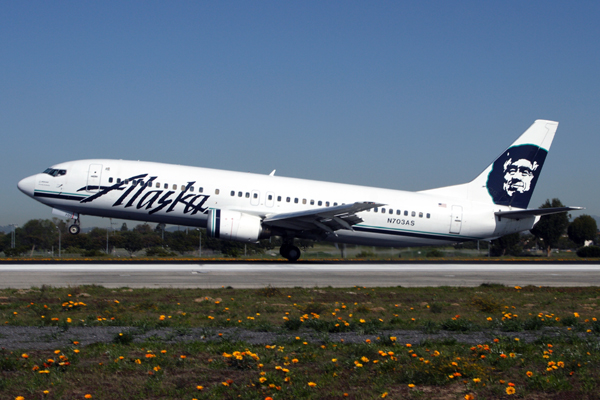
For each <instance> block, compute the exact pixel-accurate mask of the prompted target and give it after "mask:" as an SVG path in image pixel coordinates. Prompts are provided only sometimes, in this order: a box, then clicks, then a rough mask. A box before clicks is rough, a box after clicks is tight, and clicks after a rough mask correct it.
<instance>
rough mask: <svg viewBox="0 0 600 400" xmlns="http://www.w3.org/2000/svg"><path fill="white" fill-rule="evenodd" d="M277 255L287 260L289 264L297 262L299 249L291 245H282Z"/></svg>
mask: <svg viewBox="0 0 600 400" xmlns="http://www.w3.org/2000/svg"><path fill="white" fill-rule="evenodd" d="M279 254H281V255H282V256H283V257H285V258H287V259H288V261H290V262H295V261H298V259H299V258H300V254H301V253H300V249H299V248H297V247H296V246H294V245H293V244H284V245H282V246H281V248H280V249H279Z"/></svg>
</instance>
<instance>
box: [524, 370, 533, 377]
mask: <svg viewBox="0 0 600 400" xmlns="http://www.w3.org/2000/svg"><path fill="white" fill-rule="evenodd" d="M525 375H527V376H528V377H529V378H531V377H532V376H533V372H531V371H527V372H526V373H525Z"/></svg>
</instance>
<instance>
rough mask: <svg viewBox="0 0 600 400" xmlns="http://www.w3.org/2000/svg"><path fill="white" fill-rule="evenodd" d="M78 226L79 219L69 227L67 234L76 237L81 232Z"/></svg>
mask: <svg viewBox="0 0 600 400" xmlns="http://www.w3.org/2000/svg"><path fill="white" fill-rule="evenodd" d="M80 224H81V219H80V218H77V219H75V221H74V222H73V224H72V225H69V233H70V234H71V235H77V234H78V233H79V232H80V231H81V226H80Z"/></svg>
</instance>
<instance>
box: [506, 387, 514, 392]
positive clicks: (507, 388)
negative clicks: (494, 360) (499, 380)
mask: <svg viewBox="0 0 600 400" xmlns="http://www.w3.org/2000/svg"><path fill="white" fill-rule="evenodd" d="M506 394H515V388H514V387H512V386H507V387H506Z"/></svg>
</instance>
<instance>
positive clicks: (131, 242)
mask: <svg viewBox="0 0 600 400" xmlns="http://www.w3.org/2000/svg"><path fill="white" fill-rule="evenodd" d="M119 237H120V242H121V243H120V244H121V246H122V247H123V248H124V249H125V250H127V252H128V253H129V256H130V257H133V253H135V252H137V251H140V250H142V249H143V248H144V241H143V238H142V235H141V234H140V233H139V232H137V231H133V230H132V231H125V232H121V233H120V234H119Z"/></svg>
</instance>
